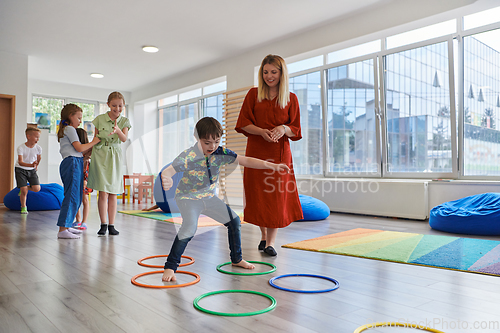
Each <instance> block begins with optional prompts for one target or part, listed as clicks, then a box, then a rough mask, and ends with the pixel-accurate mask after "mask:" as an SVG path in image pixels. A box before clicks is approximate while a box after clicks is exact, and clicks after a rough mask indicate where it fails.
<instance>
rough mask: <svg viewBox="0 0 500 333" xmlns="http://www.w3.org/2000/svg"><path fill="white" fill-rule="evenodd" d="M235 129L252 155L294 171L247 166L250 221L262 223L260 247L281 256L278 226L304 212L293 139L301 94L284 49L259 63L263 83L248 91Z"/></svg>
mask: <svg viewBox="0 0 500 333" xmlns="http://www.w3.org/2000/svg"><path fill="white" fill-rule="evenodd" d="M235 130H236V131H237V132H239V133H242V134H244V135H245V136H246V137H247V148H246V153H245V155H246V156H251V157H255V158H259V159H263V160H268V161H270V162H273V163H286V164H287V165H288V166H289V167H290V170H291V171H290V173H278V172H272V171H268V170H259V169H249V168H245V170H244V174H243V185H244V188H245V210H244V219H245V221H246V222H249V223H252V224H255V225H258V226H259V227H260V230H261V234H262V238H261V242H260V244H259V250H263V251H264V252H265V253H266V254H268V255H270V256H276V255H277V253H276V250H275V249H274V242H275V241H276V236H277V234H278V228H284V227H286V226H287V225H289V224H290V223H292V222H293V221H297V220H301V219H302V218H303V215H302V208H301V206H300V201H299V194H298V191H297V183H296V181H295V176H294V174H293V164H292V153H291V150H290V142H289V140H292V141H297V140H300V139H301V138H302V135H301V131H300V111H299V102H298V99H297V96H296V95H295V94H293V93H291V92H290V91H289V88H288V70H287V68H286V64H285V61H284V60H283V58H281V57H280V56H278V55H271V54H270V55H268V56H266V57H265V58H264V60H262V64H261V65H260V69H259V87H258V88H252V89H250V91H249V92H248V93H247V95H246V97H245V100H244V102H243V105H242V107H241V111H240V115H239V117H238V121H237V123H236V128H235Z"/></svg>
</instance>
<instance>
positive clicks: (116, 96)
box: [108, 91, 125, 104]
mask: <svg viewBox="0 0 500 333" xmlns="http://www.w3.org/2000/svg"><path fill="white" fill-rule="evenodd" d="M114 99H121V100H122V101H123V104H125V97H123V95H122V93H121V92H118V91H113V92H112V93H111V94H109V96H108V104H109V103H111V101H112V100H114Z"/></svg>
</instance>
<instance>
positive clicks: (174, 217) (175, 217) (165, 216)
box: [118, 209, 245, 227]
mask: <svg viewBox="0 0 500 333" xmlns="http://www.w3.org/2000/svg"><path fill="white" fill-rule="evenodd" d="M118 213H122V214H128V215H134V216H139V217H145V218H147V219H153V220H158V221H162V222H170V223H175V224H182V217H181V214H179V213H172V214H170V213H165V212H163V211H162V210H161V209H157V210H153V211H149V212H145V211H142V210H122V211H118ZM236 213H237V214H238V216H239V217H240V219H241V220H243V214H242V213H239V212H236ZM241 223H245V222H243V221H242V222H241ZM219 225H221V224H220V223H219V222H217V221H215V220H214V219H212V218H210V217H208V216H205V215H200V217H199V218H198V227H212V226H219Z"/></svg>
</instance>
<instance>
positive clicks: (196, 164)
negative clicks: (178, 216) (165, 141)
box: [172, 143, 237, 200]
mask: <svg viewBox="0 0 500 333" xmlns="http://www.w3.org/2000/svg"><path fill="white" fill-rule="evenodd" d="M236 157H237V155H236V153H235V152H234V151H232V150H229V149H226V148H223V147H219V148H217V150H215V151H214V152H213V153H212V154H211V155H210V156H205V155H204V154H203V152H201V151H200V149H199V148H198V143H196V144H195V145H194V146H193V147H191V148H189V149H186V150H184V151H183V152H182V153H181V154H180V155H179V156H177V157H176V158H175V159H174V161H173V162H172V166H173V168H174V170H175V171H176V172H183V176H182V178H181V180H180V181H179V185H177V190H176V191H175V199H176V200H177V199H191V200H199V199H204V198H211V197H213V196H215V189H216V186H217V180H218V179H219V169H220V167H222V166H223V165H225V164H231V163H233V162H234V161H235V160H236Z"/></svg>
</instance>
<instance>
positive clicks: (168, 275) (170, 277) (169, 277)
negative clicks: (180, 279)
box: [161, 269, 177, 282]
mask: <svg viewBox="0 0 500 333" xmlns="http://www.w3.org/2000/svg"><path fill="white" fill-rule="evenodd" d="M161 280H162V281H163V282H170V281H176V280H177V278H176V277H175V274H174V271H173V270H171V269H166V270H164V271H163V276H162V277H161Z"/></svg>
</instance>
